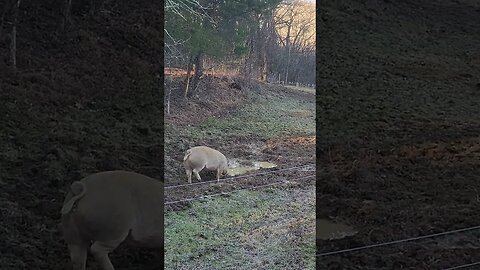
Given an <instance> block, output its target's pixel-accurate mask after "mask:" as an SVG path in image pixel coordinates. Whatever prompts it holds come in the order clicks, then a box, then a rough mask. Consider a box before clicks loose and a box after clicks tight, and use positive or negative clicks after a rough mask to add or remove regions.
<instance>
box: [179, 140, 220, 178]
mask: <svg viewBox="0 0 480 270" xmlns="http://www.w3.org/2000/svg"><path fill="white" fill-rule="evenodd" d="M183 166H184V167H185V172H186V173H187V178H188V183H190V184H191V183H192V172H193V173H194V174H195V176H196V177H197V180H202V178H201V177H200V175H199V174H198V173H199V172H200V171H201V170H203V169H206V170H208V171H217V181H220V175H221V174H226V173H227V167H228V163H227V158H226V157H225V156H224V155H223V154H222V153H220V152H219V151H217V150H215V149H212V148H210V147H207V146H195V147H192V148H190V149H188V150H187V152H186V154H185V157H184V158H183Z"/></svg>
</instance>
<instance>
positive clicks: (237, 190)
mask: <svg viewBox="0 0 480 270" xmlns="http://www.w3.org/2000/svg"><path fill="white" fill-rule="evenodd" d="M310 177H315V175H307V176H302V177H298V178H294V179H290V181H291V180H301V179H306V178H310ZM282 183H288V181H277V182H274V183H270V184H265V185H258V186H254V187H249V188H242V189H236V190H232V191H228V192H221V193H215V194H210V195H204V196H198V197H193V198H187V199H182V200H177V201H170V202H165V203H164V204H165V205H170V204H175V203H180V202H189V201H194V200H200V199H206V198H211V197H215V196H221V195H226V194H231V193H235V192H240V191H244V190H253V189H257V188H263V187H269V186H274V185H278V184H282Z"/></svg>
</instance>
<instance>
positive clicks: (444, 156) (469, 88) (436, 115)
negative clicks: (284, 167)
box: [317, 0, 480, 269]
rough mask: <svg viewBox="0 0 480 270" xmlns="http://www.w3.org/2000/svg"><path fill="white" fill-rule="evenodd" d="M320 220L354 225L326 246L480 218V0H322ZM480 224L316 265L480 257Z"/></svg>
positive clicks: (422, 265) (399, 264)
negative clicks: (350, 233)
mask: <svg viewBox="0 0 480 270" xmlns="http://www.w3.org/2000/svg"><path fill="white" fill-rule="evenodd" d="M319 9H320V16H319V25H318V29H319V37H320V39H319V44H318V45H317V46H319V50H318V56H317V57H318V65H317V75H318V83H317V87H318V90H317V118H318V119H317V131H318V134H317V135H318V137H317V139H318V141H317V151H318V152H317V158H318V160H317V161H318V164H317V172H318V182H317V218H327V219H332V220H335V221H338V222H342V223H346V224H348V225H352V226H353V227H355V229H357V230H358V231H359V232H358V233H357V234H356V235H354V236H351V237H347V238H344V239H341V240H333V241H328V240H319V239H317V247H318V253H324V252H329V251H335V250H342V249H346V248H352V247H358V246H364V245H369V244H374V243H380V242H386V241H391V240H397V239H404V238H409V237H414V236H420V235H427V234H432V233H437V232H443V231H448V230H454V229H460V228H464V227H469V226H475V225H479V224H480V220H479V218H478V217H479V216H480V207H479V206H480V200H479V199H478V198H479V195H480V194H479V193H478V192H479V190H480V183H479V180H480V114H479V110H478V108H479V105H480V32H479V31H478V26H479V25H480V5H479V4H478V2H475V1H467V0H460V1H450V0H435V1H380V0H378V1H376V0H375V1H374V0H369V1H322V3H321V5H320V6H319ZM479 235H480V233H479V231H474V232H469V233H461V234H456V235H451V236H444V237H437V238H432V239H425V240H420V241H413V242H408V243H403V244H396V245H391V246H386V247H377V248H371V249H366V250H359V251H355V252H349V253H345V254H339V255H329V256H322V257H318V259H317V268H318V269H443V268H448V267H453V266H456V265H461V264H466V263H471V262H477V261H480V253H479V252H478V249H479V248H480V240H479Z"/></svg>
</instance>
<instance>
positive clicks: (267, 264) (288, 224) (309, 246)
mask: <svg viewBox="0 0 480 270" xmlns="http://www.w3.org/2000/svg"><path fill="white" fill-rule="evenodd" d="M314 209H315V190H314V189H313V188H309V189H306V190H301V189H300V190H296V189H295V190H294V189H287V188H283V189H282V188H281V187H277V188H272V189H269V190H262V191H241V192H239V193H235V194H233V195H231V196H228V197H222V198H216V199H211V200H207V201H205V202H195V203H193V204H192V206H191V208H188V209H186V210H182V211H175V212H167V213H166V215H165V220H166V222H165V246H166V253H165V269H314V267H315V257H314V254H315V240H314V239H315V210H314Z"/></svg>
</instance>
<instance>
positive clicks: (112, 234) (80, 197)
mask: <svg viewBox="0 0 480 270" xmlns="http://www.w3.org/2000/svg"><path fill="white" fill-rule="evenodd" d="M163 211H164V201H163V182H161V181H158V180H155V179H153V178H150V177H147V176H145V175H141V174H138V173H134V172H126V171H107V172H100V173H95V174H92V175H90V176H87V177H85V178H83V179H82V180H80V181H75V182H73V184H72V185H71V186H70V191H69V192H68V194H67V195H66V198H65V201H64V204H63V208H62V210H61V228H62V231H63V236H64V238H65V241H66V242H67V245H68V249H69V252H70V259H71V261H72V264H73V269H74V270H85V266H86V259H87V251H88V249H90V251H91V253H92V254H93V256H94V257H95V260H96V261H97V262H98V264H99V266H100V269H102V270H114V267H113V265H112V263H111V262H110V259H109V257H108V254H109V253H110V252H112V251H113V250H114V249H115V248H116V247H117V246H118V245H119V244H120V243H122V242H123V241H124V240H126V239H128V240H129V241H130V242H131V243H133V244H136V245H137V246H143V247H146V248H158V249H163V228H164V227H163Z"/></svg>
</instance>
